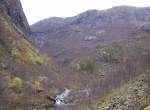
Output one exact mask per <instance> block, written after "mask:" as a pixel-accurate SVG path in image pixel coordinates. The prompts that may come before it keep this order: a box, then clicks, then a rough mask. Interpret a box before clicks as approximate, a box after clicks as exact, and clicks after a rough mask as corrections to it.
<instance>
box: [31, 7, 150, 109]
mask: <svg viewBox="0 0 150 110" xmlns="http://www.w3.org/2000/svg"><path fill="white" fill-rule="evenodd" d="M149 13H150V8H149V7H146V8H137V7H129V6H119V7H113V8H111V9H108V10H102V11H99V10H89V11H87V12H84V13H81V14H79V15H77V16H74V17H69V18H57V17H53V18H48V19H45V20H41V21H39V22H38V23H35V24H33V25H32V26H31V32H32V36H31V37H30V38H29V39H31V41H32V42H33V43H34V45H35V46H37V47H38V48H40V50H41V51H43V52H46V53H47V54H48V55H49V56H52V58H53V59H54V60H55V61H56V63H57V64H58V65H59V67H60V71H61V74H63V76H64V77H62V79H63V78H64V79H63V81H64V83H68V82H69V84H70V85H69V88H71V89H73V90H86V89H88V90H89V89H90V90H89V94H90V97H88V98H85V97H82V96H80V95H79V97H80V101H79V102H78V101H77V102H78V103H77V105H78V104H79V105H78V106H79V108H78V109H81V110H83V109H86V107H85V106H88V107H89V106H90V105H91V106H92V105H93V103H97V102H96V100H99V99H101V98H102V97H104V96H106V95H107V94H109V93H110V94H111V91H112V90H116V89H117V88H120V87H122V86H123V85H125V84H127V83H128V82H130V81H132V80H134V79H135V78H136V77H138V76H139V75H141V74H143V73H145V71H149V68H150V65H149V52H150V45H149V40H150V37H149V35H150V16H149ZM70 74H71V76H70ZM66 79H67V80H66ZM139 89H140V88H139ZM147 89H148V90H149V87H148V88H147ZM116 91H117V90H116ZM72 97H73V99H72V100H75V99H74V96H72ZM81 100H82V101H81ZM81 103H82V104H81ZM141 103H142V102H141ZM83 105H85V106H83ZM133 105H134V104H133ZM78 106H76V107H78ZM134 106H135V105H134ZM76 107H75V108H76ZM70 109H71V110H73V108H70ZM70 109H69V110H70ZM112 109H114V108H110V110H112ZM139 109H140V107H139V106H138V107H137V108H136V109H135V110H139ZM94 110H95V109H94ZM100 110H101V109H100ZM121 110H123V108H122V109H121Z"/></svg>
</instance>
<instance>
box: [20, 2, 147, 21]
mask: <svg viewBox="0 0 150 110" xmlns="http://www.w3.org/2000/svg"><path fill="white" fill-rule="evenodd" d="M21 2H22V5H23V9H24V11H25V14H26V16H27V18H28V21H29V24H33V23H35V22H37V21H39V20H41V19H44V18H48V17H54V16H57V17H70V16H75V15H77V14H79V13H81V12H84V11H86V10H88V9H98V10H102V9H108V8H111V7H113V6H119V5H129V6H136V7H147V6H150V0H21Z"/></svg>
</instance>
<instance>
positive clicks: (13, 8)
mask: <svg viewBox="0 0 150 110" xmlns="http://www.w3.org/2000/svg"><path fill="white" fill-rule="evenodd" d="M0 8H1V10H2V11H3V13H5V16H6V18H7V19H8V20H9V21H10V22H11V23H13V25H14V28H16V29H17V30H18V31H19V32H21V33H22V34H23V33H24V34H25V35H29V33H30V27H29V24H28V22H27V19H26V16H25V14H24V12H23V9H22V6H21V3H20V1H19V0H1V1H0Z"/></svg>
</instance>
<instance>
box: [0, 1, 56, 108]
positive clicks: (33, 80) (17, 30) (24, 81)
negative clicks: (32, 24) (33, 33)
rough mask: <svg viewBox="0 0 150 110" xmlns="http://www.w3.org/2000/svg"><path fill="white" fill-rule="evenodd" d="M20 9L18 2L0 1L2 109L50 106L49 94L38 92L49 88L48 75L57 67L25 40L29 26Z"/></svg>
mask: <svg viewBox="0 0 150 110" xmlns="http://www.w3.org/2000/svg"><path fill="white" fill-rule="evenodd" d="M7 5H9V6H8V7H7ZM20 6H21V5H20V1H19V0H13V1H12V0H11V1H10V0H2V1H0V84H1V85H0V108H1V109H2V110H10V109H11V110H29V109H30V108H31V107H34V106H37V105H38V106H40V105H41V104H42V103H45V104H51V102H50V101H48V100H47V99H46V96H47V93H46V92H44V93H43V95H39V94H37V90H38V89H44V90H47V89H49V88H48V87H47V86H48V85H49V83H47V82H48V81H49V79H48V75H49V76H51V74H52V73H53V72H54V71H55V70H54V69H53V67H52V66H51V65H55V64H54V63H52V61H51V60H50V58H48V57H46V56H45V55H42V54H40V52H39V51H38V49H36V48H35V47H34V46H33V45H32V44H30V43H29V42H28V41H27V40H26V39H25V37H26V36H25V35H29V33H28V32H29V27H28V23H27V21H26V18H25V16H24V13H23V11H22V8H21V7H20ZM16 9H17V10H16ZM8 10H9V11H8ZM18 11H19V12H18ZM14 15H16V16H14ZM35 98H36V99H35ZM39 99H40V100H39Z"/></svg>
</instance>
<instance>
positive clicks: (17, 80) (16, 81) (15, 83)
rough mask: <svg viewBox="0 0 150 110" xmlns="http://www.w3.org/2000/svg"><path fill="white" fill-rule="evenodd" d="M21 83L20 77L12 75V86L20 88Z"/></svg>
mask: <svg viewBox="0 0 150 110" xmlns="http://www.w3.org/2000/svg"><path fill="white" fill-rule="evenodd" d="M22 84H23V80H22V79H21V78H20V77H14V78H13V79H12V83H11V85H12V87H17V88H21V87H22Z"/></svg>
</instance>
